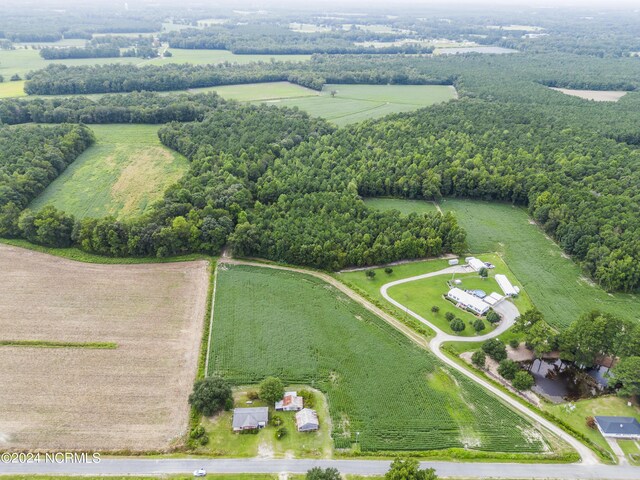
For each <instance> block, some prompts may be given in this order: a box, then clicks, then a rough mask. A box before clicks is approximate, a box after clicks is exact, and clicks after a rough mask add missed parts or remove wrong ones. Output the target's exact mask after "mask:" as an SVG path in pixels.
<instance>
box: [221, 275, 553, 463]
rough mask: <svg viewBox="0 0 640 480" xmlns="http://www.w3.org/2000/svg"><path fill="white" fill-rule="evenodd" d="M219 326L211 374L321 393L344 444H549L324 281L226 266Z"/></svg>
mask: <svg viewBox="0 0 640 480" xmlns="http://www.w3.org/2000/svg"><path fill="white" fill-rule="evenodd" d="M212 329H213V330H212V331H213V336H212V343H211V357H210V364H209V373H210V374H217V375H222V376H223V377H225V378H227V379H228V380H230V381H231V382H232V383H233V384H236V385H247V384H254V383H258V382H260V381H261V380H262V379H263V378H265V377H267V376H269V375H276V376H279V377H280V378H282V379H283V380H284V381H285V382H286V383H291V384H306V385H310V386H312V387H314V388H317V389H319V390H320V391H322V392H323V393H325V395H326V396H327V400H328V403H329V411H330V415H331V421H332V425H333V431H332V436H333V439H334V444H335V447H336V448H350V447H353V444H354V442H355V438H356V432H360V447H361V448H362V450H367V451H394V450H438V449H446V448H455V447H460V448H462V447H465V446H467V447H468V448H469V449H472V450H479V451H488V452H514V453H519V452H522V453H524V452H542V451H543V450H545V448H546V441H545V440H543V439H542V438H541V436H540V434H539V432H538V431H537V430H535V428H534V427H533V426H532V425H531V424H529V423H528V422H527V421H526V420H525V419H523V418H521V417H519V416H518V415H517V414H516V413H514V412H513V411H511V410H510V409H508V408H507V407H505V406H503V405H502V404H501V403H500V402H499V401H498V400H497V399H495V398H493V397H491V396H490V395H489V394H487V393H486V392H485V391H484V390H483V389H482V388H481V387H479V386H477V385H476V384H475V383H473V382H471V381H468V380H467V379H466V378H465V377H463V376H462V375H460V374H458V373H457V372H455V371H450V370H448V369H447V368H446V367H443V366H441V365H440V364H439V363H438V362H437V360H436V359H435V358H434V357H433V356H432V355H431V354H430V353H429V352H427V351H424V350H422V349H420V348H419V347H417V346H415V345H414V344H413V343H411V342H410V341H409V340H408V339H407V338H406V337H405V336H404V335H402V334H401V333H400V332H398V331H397V330H396V329H394V328H393V327H391V326H389V325H388V324H386V323H385V322H384V321H382V320H381V319H379V318H378V317H376V316H374V315H373V314H371V313H370V312H369V311H368V310H365V309H364V308H363V307H361V306H360V305H358V304H356V303H355V302H353V301H351V300H350V299H348V298H347V297H346V296H344V295H343V294H342V293H340V292H339V291H338V290H336V289H335V288H333V287H331V286H329V285H327V284H326V283H324V282H322V281H320V280H319V279H316V278H314V277H311V276H307V275H304V274H299V273H293V272H285V271H278V270H273V269H267V268H261V267H247V266H225V268H221V269H220V270H219V276H218V285H217V292H216V298H215V317H214V320H213V326H212ZM406 399H410V401H406Z"/></svg>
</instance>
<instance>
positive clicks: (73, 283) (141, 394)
mask: <svg viewBox="0 0 640 480" xmlns="http://www.w3.org/2000/svg"><path fill="white" fill-rule="evenodd" d="M0 271H1V272H2V275H0V291H1V292H2V295H0V340H41V341H56V342H74V343H80V342H82V343H85V342H91V343H93V342H102V343H106V342H109V343H114V344H116V348H108V349H98V348H62V347H60V348H44V347H36V348H32V347H26V346H0V365H2V368H1V369H0V385H2V388H1V389H0V450H5V449H15V450H24V451H26V450H38V449H47V450H53V449H55V450H56V451H63V450H82V451H91V450H132V451H149V450H160V449H164V448H167V447H169V446H170V445H171V444H172V443H173V442H175V441H176V440H177V439H178V438H179V437H180V436H181V435H182V434H184V433H185V431H186V428H187V423H188V418H189V405H188V403H187V397H188V395H189V393H190V391H191V388H192V385H193V380H194V378H195V375H196V368H197V362H198V355H199V348H198V347H199V345H200V340H201V336H202V327H203V319H204V316H205V310H206V300H207V291H208V286H209V281H208V280H209V265H208V263H207V262H206V261H196V262H182V263H164V264H145V265H96V264H86V263H80V262H74V261H71V260H66V259H62V258H58V257H54V256H51V255H46V254H42V253H38V252H32V251H30V250H24V249H22V248H17V247H13V246H8V245H4V244H0Z"/></svg>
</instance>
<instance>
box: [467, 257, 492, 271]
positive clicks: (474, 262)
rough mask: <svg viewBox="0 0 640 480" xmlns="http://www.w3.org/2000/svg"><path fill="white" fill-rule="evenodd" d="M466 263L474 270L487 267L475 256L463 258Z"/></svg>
mask: <svg viewBox="0 0 640 480" xmlns="http://www.w3.org/2000/svg"><path fill="white" fill-rule="evenodd" d="M465 261H466V262H467V264H468V265H469V266H470V267H471V268H473V269H474V270H475V271H476V272H479V271H480V269H482V268H487V266H486V265H485V264H484V262H483V261H482V260H480V259H478V258H476V257H467V258H465Z"/></svg>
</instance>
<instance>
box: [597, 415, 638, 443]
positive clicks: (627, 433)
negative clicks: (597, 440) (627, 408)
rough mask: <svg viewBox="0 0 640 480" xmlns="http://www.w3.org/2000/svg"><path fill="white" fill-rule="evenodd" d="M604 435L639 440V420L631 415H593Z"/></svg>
mask: <svg viewBox="0 0 640 480" xmlns="http://www.w3.org/2000/svg"><path fill="white" fill-rule="evenodd" d="M595 420H596V425H598V430H600V433H602V435H603V436H605V437H613V438H622V439H636V440H640V422H638V420H637V419H635V418H633V417H595Z"/></svg>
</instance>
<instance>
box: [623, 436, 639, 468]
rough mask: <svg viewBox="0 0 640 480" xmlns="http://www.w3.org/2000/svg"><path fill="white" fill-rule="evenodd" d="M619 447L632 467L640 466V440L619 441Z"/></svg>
mask: <svg viewBox="0 0 640 480" xmlns="http://www.w3.org/2000/svg"><path fill="white" fill-rule="evenodd" d="M618 445H620V448H621V449H622V451H623V452H624V454H625V455H626V457H627V460H629V463H630V464H631V465H637V466H640V440H618Z"/></svg>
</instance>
